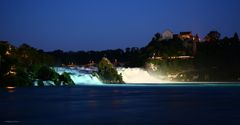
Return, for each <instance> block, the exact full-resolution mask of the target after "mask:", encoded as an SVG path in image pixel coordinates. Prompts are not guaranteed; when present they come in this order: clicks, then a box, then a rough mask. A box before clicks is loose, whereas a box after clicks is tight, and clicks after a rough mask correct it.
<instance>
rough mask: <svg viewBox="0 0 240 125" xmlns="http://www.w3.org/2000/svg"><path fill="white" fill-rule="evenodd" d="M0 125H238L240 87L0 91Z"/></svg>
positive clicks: (179, 85)
mask: <svg viewBox="0 0 240 125" xmlns="http://www.w3.org/2000/svg"><path fill="white" fill-rule="evenodd" d="M0 124H1V125H5V124H6V125H9V124H19V125H33V124H34V125H43V124H46V125H48V124H56V125H66V124H69V125H70V124H73V125H80V124H84V125H85V124H91V125H92V124H101V125H106V124H110V125H125V124H138V125H146V124H147V125H154V124H156V125H239V124H240V85H239V84H233V83H231V84H230V83H227V84H224V83H221V84H216V83H204V84H200V83H188V84H183V83H177V84H173V83H170V84H167V83H165V84H157V85H156V84H130V85H104V86H103V85H82V86H77V87H42V88H37V87H34V88H16V89H13V90H9V89H0Z"/></svg>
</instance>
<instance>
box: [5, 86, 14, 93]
mask: <svg viewBox="0 0 240 125" xmlns="http://www.w3.org/2000/svg"><path fill="white" fill-rule="evenodd" d="M6 89H7V92H9V93H13V92H15V91H16V87H13V86H7V87H6Z"/></svg>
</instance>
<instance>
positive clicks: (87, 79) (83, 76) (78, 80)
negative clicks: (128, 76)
mask: <svg viewBox="0 0 240 125" xmlns="http://www.w3.org/2000/svg"><path fill="white" fill-rule="evenodd" d="M54 70H55V71H56V72H57V73H59V74H62V73H63V72H66V73H69V74H70V77H71V78H72V80H73V81H74V83H75V84H76V85H84V84H85V85H101V84H103V83H102V82H101V81H100V80H99V79H98V78H97V77H96V76H93V75H92V74H91V72H92V71H93V69H88V68H81V67H74V68H68V67H55V68H54Z"/></svg>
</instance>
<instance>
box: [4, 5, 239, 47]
mask: <svg viewBox="0 0 240 125" xmlns="http://www.w3.org/2000/svg"><path fill="white" fill-rule="evenodd" d="M165 29H171V30H172V31H173V32H174V33H179V32H180V31H192V32H193V33H194V34H195V33H199V35H200V36H201V37H203V36H205V35H206V34H207V33H208V32H209V31H210V30H217V31H219V32H220V33H221V34H222V36H229V37H231V36H232V35H233V34H234V32H238V33H240V0H0V40H7V41H10V42H11V43H13V44H14V45H17V46H18V45H20V44H22V43H27V44H29V45H31V46H33V47H36V48H39V49H43V50H45V51H50V50H55V49H62V50H65V51H69V50H73V51H77V50H105V49H116V48H122V49H123V48H126V47H143V46H145V45H146V44H147V43H148V42H149V41H150V40H151V38H152V37H153V35H154V34H155V33H156V32H162V31H164V30H165Z"/></svg>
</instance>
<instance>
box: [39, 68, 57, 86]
mask: <svg viewBox="0 0 240 125" xmlns="http://www.w3.org/2000/svg"><path fill="white" fill-rule="evenodd" d="M36 76H37V77H36V78H37V79H39V80H41V81H48V80H50V81H53V82H54V83H55V84H56V85H59V84H58V83H59V75H58V73H57V72H55V71H54V70H53V69H51V68H50V67H48V66H42V67H41V68H40V69H39V70H38V72H37V74H36Z"/></svg>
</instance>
